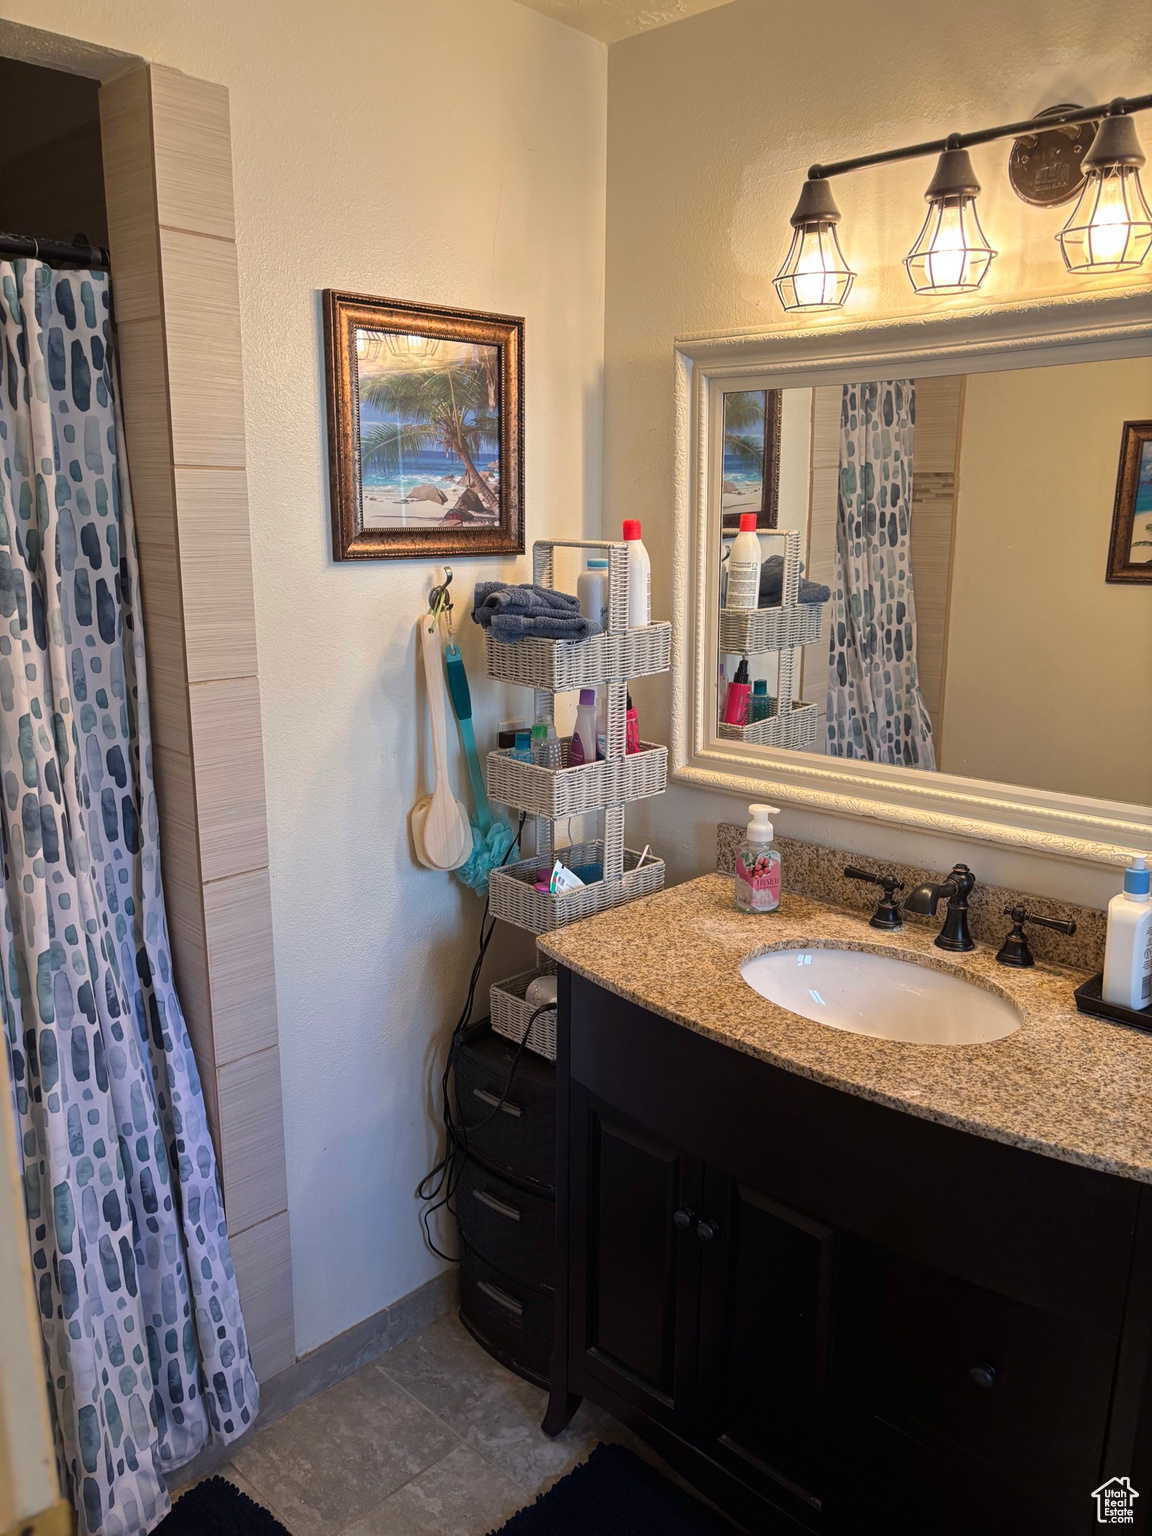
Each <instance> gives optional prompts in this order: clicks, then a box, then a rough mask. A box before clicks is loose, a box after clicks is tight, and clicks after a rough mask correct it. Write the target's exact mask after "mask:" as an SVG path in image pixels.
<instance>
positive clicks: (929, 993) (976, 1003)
mask: <svg viewBox="0 0 1152 1536" xmlns="http://www.w3.org/2000/svg"><path fill="white" fill-rule="evenodd" d="M740 974H741V975H742V976H743V978H744V980H745V981H746V982H747V983H748V985H749V986H750V987H751V988H752V989H753V991H755V992H759V993H760V995H761V997H766V998H768V999H769V1001H770V1002H773V1003H778V1004H779V1006H780V1007H781V1008H787V1009H788V1010H789V1012H791V1013H798V1014H800V1015H801V1016H802V1017H803V1018H805V1019H811V1020H813V1022H814V1023H817V1024H828V1025H830V1026H831V1027H832V1028H833V1029H845V1030H848V1031H850V1032H851V1033H852V1034H854V1035H875V1036H877V1037H878V1038H880V1039H881V1040H905V1041H908V1042H909V1043H910V1044H914V1045H978V1044H980V1043H981V1042H983V1041H988V1040H1003V1039H1004V1037H1005V1035H1011V1034H1013V1033H1014V1032H1015V1031H1016V1030H1018V1029H1019V1028H1020V1015H1019V1014H1018V1013H1017V1012H1016V1010H1015V1008H1013V1006H1012V1004H1011V1003H1008V1002H1006V1001H1005V1000H1004V999H1003V998H1002V997H997V996H996V995H995V993H992V992H987V991H985V989H984V988H983V987H976V986H973V985H972V984H971V982H967V981H962V980H961V979H960V977H959V976H953V975H951V974H950V973H949V972H947V971H934V970H929V969H928V967H927V966H924V965H916V964H914V963H913V962H912V961H909V960H900V959H898V958H897V957H896V956H895V955H872V954H865V953H863V952H861V951H859V950H855V949H781V950H776V951H774V952H773V953H772V954H767V955H753V957H752V958H751V959H750V960H745V961H744V963H743V964H742V965H741V967H740Z"/></svg>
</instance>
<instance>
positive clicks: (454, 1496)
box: [343, 1445, 527, 1536]
mask: <svg viewBox="0 0 1152 1536" xmlns="http://www.w3.org/2000/svg"><path fill="white" fill-rule="evenodd" d="M526 1502H527V1501H526V1499H525V1497H524V1491H523V1489H521V1488H519V1487H517V1485H516V1484H515V1483H514V1482H512V1481H511V1479H509V1478H507V1477H505V1476H503V1474H502V1473H500V1472H497V1470H496V1469H495V1467H491V1466H489V1465H488V1463H487V1462H486V1461H484V1460H483V1458H482V1457H480V1456H478V1455H477V1454H476V1452H475V1451H472V1450H469V1449H468V1447H467V1446H464V1445H462V1446H460V1447H459V1449H458V1450H455V1451H449V1453H448V1455H447V1456H445V1457H444V1458H443V1459H442V1460H441V1461H438V1462H437V1463H436V1464H435V1466H432V1467H429V1468H428V1470H427V1471H426V1472H421V1473H420V1475H419V1476H418V1477H414V1478H413V1479H412V1481H411V1482H410V1483H405V1484H404V1486H403V1488H399V1489H397V1491H396V1492H395V1493H394V1494H392V1495H391V1496H390V1497H389V1498H387V1499H385V1500H384V1502H383V1503H382V1504H379V1505H377V1507H376V1508H375V1509H374V1510H371V1511H370V1512H369V1513H368V1514H367V1515H365V1516H364V1517H363V1519H361V1520H357V1522H356V1524H355V1525H352V1526H350V1527H349V1528H348V1530H347V1531H345V1532H344V1533H343V1536H485V1533H486V1532H488V1531H493V1530H495V1529H496V1528H497V1527H498V1526H501V1525H503V1523H504V1521H505V1520H507V1519H508V1517H509V1516H510V1515H512V1514H514V1513H515V1512H516V1510H517V1509H519V1508H520V1506H521V1505H522V1504H524V1503H526Z"/></svg>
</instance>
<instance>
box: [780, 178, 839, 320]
mask: <svg viewBox="0 0 1152 1536" xmlns="http://www.w3.org/2000/svg"><path fill="white" fill-rule="evenodd" d="M791 222H792V231H793V233H792V244H791V245H790V246H789V248H788V255H787V256H786V257H785V258H784V265H783V266H782V267H781V268H780V271H779V272H778V273H777V274H776V277H775V279H774V282H775V286H776V292H777V294H778V296H779V299H780V302H781V304H782V305H783V306H784V308H785V309H838V308H839V307H840V306H841V305H842V304H843V303H844V300H845V299H846V298H847V297H848V294H849V292H850V291H851V288H852V283H853V280H854V278H855V275H856V274H855V273H854V272H851V271H849V268H848V263H847V262H846V261H845V260H844V254H843V252H842V251H841V249H840V241H839V239H838V238H837V235H836V225H837V224H838V223H839V222H840V210H839V208H837V206H836V203H835V200H834V199H833V197H832V192H831V189H830V188H829V186H828V183H827V182H826V181H825V180H823V179H822V178H813V179H810V180H808V181H806V182H805V183H804V188H803V191H802V192H801V193H800V201H799V202H798V203H797V204H796V211H795V212H794V213H793V215H792V221H791Z"/></svg>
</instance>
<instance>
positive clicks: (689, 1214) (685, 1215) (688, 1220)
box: [672, 1205, 696, 1232]
mask: <svg viewBox="0 0 1152 1536" xmlns="http://www.w3.org/2000/svg"><path fill="white" fill-rule="evenodd" d="M672 1220H673V1221H674V1222H675V1223H676V1225H677V1226H678V1227H679V1228H680V1230H681V1232H687V1230H688V1228H689V1227H690V1226H691V1225H692V1223H693V1222H694V1221H695V1220H696V1212H695V1211H690V1210H689V1209H688V1207H687V1206H686V1205H683V1206H681V1207H680V1209H679V1210H678V1211H677V1212H676V1214H675V1216H673V1218H672Z"/></svg>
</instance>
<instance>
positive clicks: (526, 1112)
mask: <svg viewBox="0 0 1152 1536" xmlns="http://www.w3.org/2000/svg"><path fill="white" fill-rule="evenodd" d="M513 1064H515V1070H513ZM509 1073H511V1074H512V1080H511V1083H510V1084H509V1082H508V1079H509ZM455 1086H456V1114H457V1119H458V1121H459V1124H460V1125H461V1127H462V1128H463V1129H464V1131H465V1133H466V1136H467V1147H468V1153H469V1156H471V1157H477V1158H479V1159H481V1160H482V1161H483V1162H485V1163H487V1164H488V1165H489V1166H490V1167H492V1168H495V1169H499V1170H500V1171H502V1172H504V1173H508V1174H511V1176H512V1177H513V1178H514V1179H517V1180H521V1181H523V1182H524V1183H526V1184H533V1185H536V1186H537V1187H538V1188H540V1189H541V1190H545V1191H547V1192H548V1193H549V1194H551V1193H553V1191H554V1190H555V1187H556V1068H555V1066H554V1065H553V1064H552V1062H550V1061H544V1060H543V1059H542V1058H541V1057H539V1056H534V1055H533V1054H532V1053H531V1052H530V1051H521V1053H520V1057H519V1060H517V1059H516V1047H515V1046H514V1045H513V1044H512V1043H511V1042H510V1041H508V1040H505V1039H504V1038H503V1037H502V1036H501V1035H497V1034H494V1033H493V1032H492V1030H491V1029H490V1028H489V1026H488V1023H487V1021H485V1022H484V1023H483V1024H481V1025H478V1026H477V1027H476V1028H474V1029H470V1030H469V1031H468V1033H467V1034H466V1035H465V1036H464V1039H463V1042H462V1043H461V1045H460V1047H459V1050H458V1051H457V1053H456V1065H455ZM506 1087H507V1092H505V1089H506ZM502 1098H503V1100H504V1102H503V1103H502V1104H501V1099H502ZM497 1105H499V1106H500V1107H499V1108H497Z"/></svg>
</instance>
